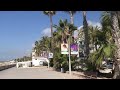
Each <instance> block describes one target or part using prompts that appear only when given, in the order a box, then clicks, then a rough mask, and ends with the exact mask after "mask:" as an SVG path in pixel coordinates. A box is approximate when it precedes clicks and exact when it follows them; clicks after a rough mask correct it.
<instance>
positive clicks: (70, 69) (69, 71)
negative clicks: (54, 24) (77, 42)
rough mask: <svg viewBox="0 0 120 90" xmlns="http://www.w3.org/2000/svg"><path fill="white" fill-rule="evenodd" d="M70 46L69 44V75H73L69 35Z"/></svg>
mask: <svg viewBox="0 0 120 90" xmlns="http://www.w3.org/2000/svg"><path fill="white" fill-rule="evenodd" d="M68 41H69V44H68V46H69V74H70V75H71V60H70V52H71V51H70V34H69V40H68Z"/></svg>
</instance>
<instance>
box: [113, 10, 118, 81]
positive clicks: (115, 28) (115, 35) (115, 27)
mask: <svg viewBox="0 0 120 90" xmlns="http://www.w3.org/2000/svg"><path fill="white" fill-rule="evenodd" d="M111 22H112V34H113V39H114V41H115V45H116V46H117V49H116V52H115V69H114V76H113V79H120V30H119V23H118V18H117V13H116V12H115V11H111Z"/></svg>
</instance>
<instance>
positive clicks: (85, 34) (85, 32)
mask: <svg viewBox="0 0 120 90" xmlns="http://www.w3.org/2000/svg"><path fill="white" fill-rule="evenodd" d="M83 30H84V36H85V41H84V46H85V48H84V49H85V50H84V52H85V56H86V57H88V55H89V37H88V24H87V20H86V12H85V11H83Z"/></svg>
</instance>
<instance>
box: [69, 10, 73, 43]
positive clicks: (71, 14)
mask: <svg viewBox="0 0 120 90" xmlns="http://www.w3.org/2000/svg"><path fill="white" fill-rule="evenodd" d="M70 23H71V24H74V18H73V13H72V11H70ZM72 37H74V32H73V31H72V35H71V38H72ZM71 40H72V41H71V42H72V43H73V42H74V39H71Z"/></svg>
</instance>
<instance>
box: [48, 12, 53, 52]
mask: <svg viewBox="0 0 120 90" xmlns="http://www.w3.org/2000/svg"><path fill="white" fill-rule="evenodd" d="M49 16H50V27H51V51H52V52H53V22H52V15H51V14H49Z"/></svg>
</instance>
